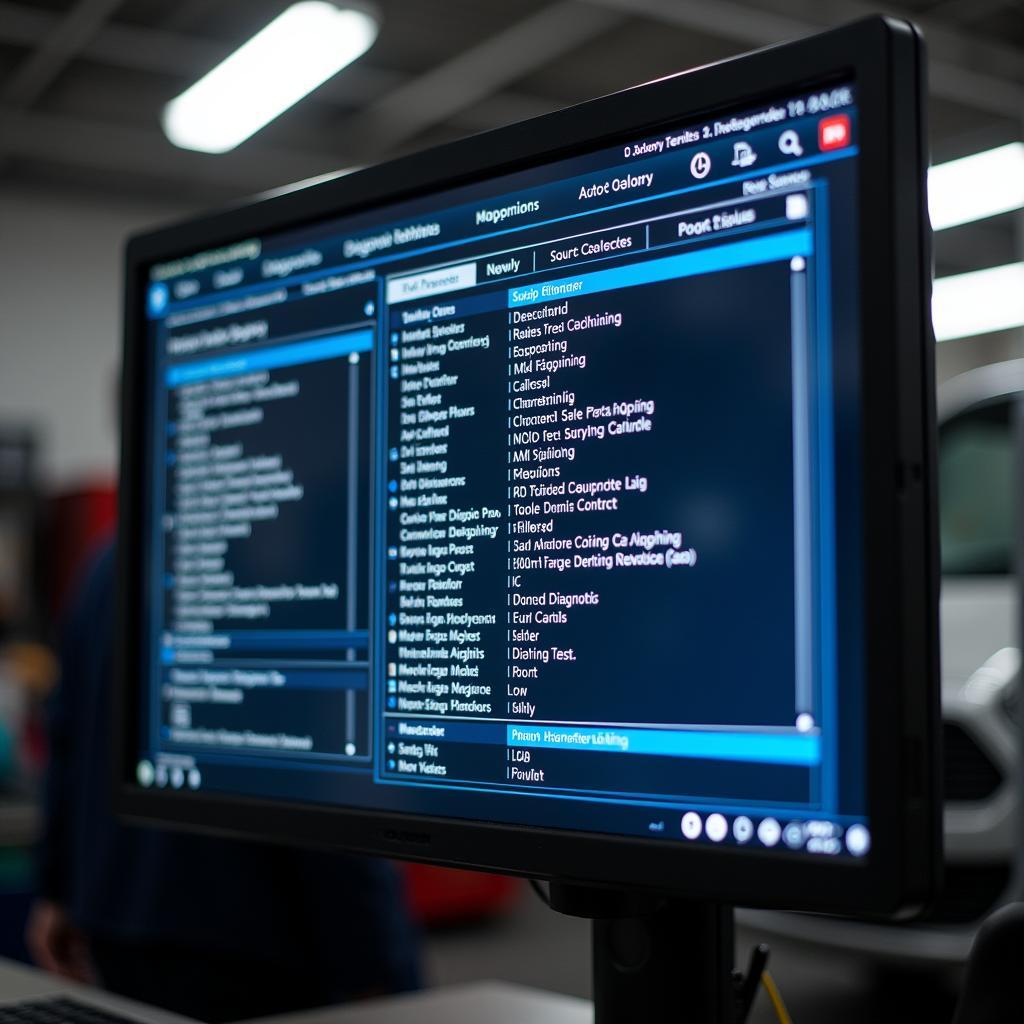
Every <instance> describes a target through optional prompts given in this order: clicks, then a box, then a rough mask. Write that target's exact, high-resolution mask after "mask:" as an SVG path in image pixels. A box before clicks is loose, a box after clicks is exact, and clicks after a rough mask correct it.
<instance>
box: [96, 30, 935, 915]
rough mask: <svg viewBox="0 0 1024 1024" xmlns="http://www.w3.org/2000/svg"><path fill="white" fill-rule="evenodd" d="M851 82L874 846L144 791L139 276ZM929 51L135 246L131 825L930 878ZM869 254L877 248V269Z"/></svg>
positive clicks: (655, 113)
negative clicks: (852, 855) (770, 844)
mask: <svg viewBox="0 0 1024 1024" xmlns="http://www.w3.org/2000/svg"><path fill="white" fill-rule="evenodd" d="M843 77H846V78H852V79H853V80H854V81H855V82H856V86H857V97H858V100H857V102H858V107H859V111H860V119H859V133H860V136H859V138H860V142H859V144H860V157H859V200H860V209H861V211H864V213H863V214H862V216H861V237H860V239H859V244H860V249H859V251H860V266H859V270H860V281H861V309H860V312H861V323H862V335H861V337H862V340H863V344H862V353H861V375H862V381H863V393H862V404H861V412H862V422H863V435H862V437H863V470H862V472H863V482H864V502H863V522H864V548H865V550H868V551H870V553H871V557H870V558H869V559H867V562H866V565H865V569H864V621H865V627H866V637H867V644H866V651H865V663H866V669H867V730H868V743H869V750H870V752H871V756H870V758H869V765H868V807H869V820H870V822H871V826H872V842H873V848H872V851H871V854H870V856H869V857H868V858H866V859H865V860H864V861H862V862H856V863H849V862H848V861H844V862H843V863H842V864H839V863H836V862H834V861H830V860H825V859H823V860H817V859H811V858H808V857H803V856H794V855H792V854H788V853H778V852H776V853H761V852H754V851H752V850H742V851H740V850H732V849H724V848H713V849H711V848H706V847H701V846H694V847H690V846H684V845H682V844H678V843H671V844H668V843H666V842H665V841H664V840H660V841H659V840H648V839H642V838H639V839H638V838H632V837H621V836H614V835H603V834H597V833H573V832H564V831H559V830H554V829H546V828H536V827H530V826H521V825H507V824H499V823H487V822H474V821H464V820H459V819H440V818H436V817H429V816H418V815H409V814H397V813H381V812H368V811H364V810H360V809H346V808H340V807H334V806H320V805H313V804H310V805H297V804H288V803H282V802H277V801H272V800H264V799H254V798H247V797H246V798H243V797H235V796H229V795H222V794H214V793H209V792H201V791H200V792H197V793H191V792H190V793H187V794H186V793H179V792H174V791H170V790H153V789H143V788H141V787H140V786H139V785H138V784H137V783H135V781H134V766H135V762H136V759H137V743H138V737H137V734H136V723H137V716H136V714H135V709H136V707H137V700H138V692H137V691H136V690H134V689H133V687H134V685H136V681H137V676H138V666H139V665H140V664H141V643H142V638H143V636H144V629H143V624H142V621H141V618H140V608H141V602H140V601H139V600H138V599H137V596H136V595H138V594H139V593H140V589H139V588H140V585H141V579H142V576H141V574H142V560H141V556H142V551H143V548H142V545H143V543H144V534H143V530H142V522H143V510H144V493H143V480H144V474H143V473H142V467H143V465H144V441H143V439H144V437H145V430H144V415H145V411H146V404H147V398H146V388H145V387H144V385H143V382H144V380H145V379H146V378H145V370H146V366H145V364H144V361H143V353H144V342H145V319H144V309H143V295H144V289H145V280H146V277H145V275H146V272H147V270H148V268H149V267H150V266H151V265H152V264H153V263H155V262H160V261H164V260H168V259H171V258H174V257H178V256H181V255H185V254H188V253H192V252H197V251H201V250H205V249H210V248H213V247H216V246H220V245H224V244H227V243H229V242H232V241H237V240H238V239H240V238H247V237H252V236H254V235H261V234H263V233H265V232H270V231H273V230H275V229H280V228H285V227H294V226H296V225H300V224H303V223H308V222H311V221H315V220H319V219H323V218H326V217H337V216H340V215H344V214H346V213H354V212H357V211H359V210H364V209H366V208H369V207H374V206H377V205H379V204H383V203H390V202H394V201H397V200H401V199H406V198H413V197H415V196H417V195H422V194H424V193H429V192H430V191H432V190H437V189H439V188H450V187H452V186H454V185H458V184H463V183H469V182H472V181H476V180H479V179H481V178H484V177H488V176H491V175H495V174H501V173H507V172H509V171H514V170H517V169H520V168H522V167H525V166H532V165H535V164H538V163H544V162H547V161H550V160H554V159H559V158H562V157H566V156H570V155H573V154H574V153H576V152H580V151H582V150H589V149H594V148H599V147H601V146H603V145H609V144H611V143H614V142H615V141H617V140H618V139H621V138H622V137H624V136H627V135H628V136H634V137H635V136H637V135H640V134H644V133H646V132H648V131H653V130H655V129H656V128H657V127H659V126H661V125H667V124H669V123H673V124H676V125H678V124H680V123H681V122H684V121H686V120H690V119H693V120H697V119H699V118H701V117H704V116H706V115H707V114H710V113H713V112H714V113H717V112H720V111H725V110H728V109H730V108H733V109H735V108H738V107H741V106H744V105H747V106H749V105H751V104H752V103H754V102H757V101H758V100H760V99H763V98H775V97H781V96H784V95H786V94H787V93H789V94H793V93H796V92H797V91H799V90H800V89H801V88H802V87H812V86H817V85H818V84H820V83H822V82H826V81H829V80H834V79H838V78H843ZM923 82H924V73H923V46H922V44H921V40H920V37H919V35H918V34H917V32H916V30H915V29H914V28H913V27H912V26H910V25H909V24H907V23H905V22H900V21H894V20H891V19H887V18H881V17H875V18H870V19H866V20H864V21H861V22H857V23H855V24H853V25H850V26H847V27H844V28H841V29H836V30H833V31H830V32H827V33H825V34H822V35H819V36H816V37H813V38H809V39H805V40H801V41H798V42H795V43H789V44H785V45H781V46H777V47H772V48H769V49H766V50H762V51H758V52H756V53H753V54H749V55H746V56H743V57H740V58H736V59H733V60H728V61H724V62H722V63H719V64H714V65H711V66H708V67H705V68H701V69H698V70H695V71H692V72H687V73H683V74H681V75H677V76H673V77H670V78H667V79H662V80H659V81H657V82H653V83H650V84H648V85H644V86H639V87H637V88H635V89H630V90H626V91H624V92H620V93H616V94H613V95H611V96H607V97H605V98H602V99H598V100H594V101H592V102H589V103H585V104H582V105H580V106H577V107H573V108H570V109H567V110H563V111H559V112H556V113H553V114H550V115H547V116H545V117H542V118H538V119H536V120H532V121H527V122H523V123H520V124H516V125H512V126H510V127H507V128H503V129H499V130H496V131H493V132H489V133H485V134H482V135H478V136H475V137H472V138H469V139H465V140H462V141H459V142H455V143H452V144H450V145H447V146H444V147H441V148H438V149H433V150H430V151H428V152H425V153H420V154H416V155H413V156H408V157H404V158H402V159H399V160H395V161H391V162H389V163H386V164H383V165H381V166H377V167H374V168H372V169H368V170H365V171H361V172H358V173H355V174H351V175H348V176H345V177H340V178H335V179H332V180H326V181H320V182H317V183H314V184H311V185H308V186H304V187H300V188H297V189H295V190H283V191H282V192H280V193H277V194H272V195H269V196H266V197H260V198H258V199H257V200H256V201H253V202H248V203H245V204H243V205H239V206H237V207H234V208H231V209H227V210H224V211H221V212H218V213H215V214H212V215H208V216H205V217H202V218H198V219H195V220H191V221H188V222H185V223H179V224H174V225H171V226H168V227H164V228H160V229H157V230H155V231H152V232H148V233H145V234H141V235H137V236H135V237H133V238H131V239H130V240H129V242H128V244H127V249H126V256H125V293H124V372H123V389H122V424H123V431H122V451H121V492H120V531H119V558H118V586H119V601H118V621H117V637H118V643H117V645H116V648H117V649H116V672H115V676H116V683H115V688H116V694H115V701H114V705H115V719H116V721H115V731H114V736H115V743H116V750H115V751H114V758H113V761H114V776H115V779H114V805H115V809H116V811H117V812H118V813H119V814H120V815H121V816H122V817H123V818H125V819H127V820H131V821H134V822H147V823H162V824H165V825H172V826H179V827H186V828H189V829H196V830H202V831H208V832H214V833H221V834H228V835H245V836H249V837H254V838H260V839H264V840H270V841H278V842H292V843H302V844H313V845H321V846H329V847H339V848H345V849H348V850H355V851H362V852H366V853H371V854H379V855H384V856H389V857H396V858H403V859H409V860H422V861H429V862H434V863H441V864H451V865H457V866H462V867H468V868H479V869H483V870H494V871H502V872H506V873H510V874H519V875H524V876H532V877H538V878H556V879H559V880H564V881H572V882H577V883H584V884H591V885H604V886H615V887H623V886H628V887H643V888H648V889H656V890H661V891H666V892H672V893H674V894H676V895H680V896H686V897H692V898H700V899H714V900H720V901H723V902H727V903H735V904H743V905H749V906H768V907H784V908H791V909H808V910H819V911H833V912H847V913H857V914H866V913H878V914H892V913H896V912H898V911H900V910H902V909H906V908H909V907H912V906H914V905H917V904H919V903H920V902H921V901H922V900H924V899H925V898H927V896H928V894H929V893H930V892H931V891H933V889H934V886H935V884H936V879H937V876H938V872H939V862H940V859H941V858H940V856H939V852H940V848H941V808H940V803H939V799H940V798H939V795H938V794H939V788H938V787H939V781H938V758H937V744H938V720H939V718H938V716H939V711H938V709H939V698H938V654H937V621H938V599H937V593H938V583H937V580H938V569H937V542H936V529H935V522H934V500H933V499H934V494H933V492H934V461H935V456H934V435H935V430H934V422H935V419H934V415H935V414H934V407H933V406H934V398H933V390H934V389H933V378H934V371H933V367H932V360H933V353H932V348H933V342H932V340H931V328H930V317H929V300H930V273H929V243H928V230H927V217H926V210H925V195H924V179H925V167H926V156H925V149H924V143H923V132H924V128H923V122H924V113H923V110H922V103H923V96H924V84H923ZM869 254H870V255H869Z"/></svg>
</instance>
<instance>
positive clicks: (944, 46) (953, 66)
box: [585, 0, 1024, 118]
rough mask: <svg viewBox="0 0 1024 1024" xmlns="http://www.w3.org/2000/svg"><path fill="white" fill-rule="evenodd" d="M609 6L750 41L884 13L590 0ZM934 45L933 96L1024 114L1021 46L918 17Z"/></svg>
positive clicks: (793, 5) (725, 2) (835, 4)
mask: <svg viewBox="0 0 1024 1024" xmlns="http://www.w3.org/2000/svg"><path fill="white" fill-rule="evenodd" d="M585 2H587V3H590V4H592V5H594V6H595V7H600V8H601V9H603V10H608V9H611V10H615V11H621V12H629V13H631V14H634V15H641V16H645V17H648V18H652V19H655V20H658V21H661V22H663V23H664V24H668V25H675V26H677V27H679V28H684V29H690V30H695V31H699V32H707V33H709V34H711V35H716V36H718V37H719V38H722V39H732V40H735V41H736V42H738V43H741V44H743V45H745V46H768V45H771V44H773V43H779V42H783V41H785V40H787V39H796V38H800V37H802V36H806V35H810V34H811V33H813V32H820V31H821V30H822V29H825V28H830V27H832V26H835V25H838V24H841V23H843V22H847V21H853V20H856V19H857V18H863V17H866V16H867V15H869V14H874V13H877V9H876V8H874V7H872V6H870V5H869V4H866V3H861V2H860V0H785V2H784V3H777V4H775V5H774V7H773V8H768V7H767V6H765V5H754V4H751V3H749V2H745V3H740V2H737V0H715V2H714V3H706V2H704V0H585ZM915 20H916V21H917V23H918V24H919V25H920V26H921V27H922V29H924V31H925V37H926V40H927V42H928V46H929V53H930V55H931V59H930V60H929V67H928V78H929V86H930V89H931V92H932V94H933V95H935V96H938V97H940V98H942V99H946V100H951V101H953V102H957V103H962V104H965V105H967V106H971V107H975V108H976V109H978V110H984V111H987V112H989V113H992V114H998V115H1000V116H1004V117H1015V118H1021V117H1024V71H1022V68H1024V61H1022V60H1021V54H1020V50H1019V49H1015V48H1014V47H1012V46H1006V45H1003V44H1001V43H993V42H989V41H988V40H981V39H978V38H976V37H972V36H970V35H967V34H966V33H964V32H961V31H949V30H948V29H944V28H943V27H942V26H941V25H936V24H934V23H933V22H931V21H929V20H928V19H927V18H924V19H915Z"/></svg>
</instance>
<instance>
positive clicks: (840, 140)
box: [818, 114, 850, 153]
mask: <svg viewBox="0 0 1024 1024" xmlns="http://www.w3.org/2000/svg"><path fill="white" fill-rule="evenodd" d="M849 144H850V119H849V117H847V115H846V114H836V115H835V116H834V117H823V118H822V119H821V120H820V121H819V122H818V149H820V150H821V151H822V152H823V153H827V152H828V151H829V150H830V149H842V148H843V147H844V146H848V145H849Z"/></svg>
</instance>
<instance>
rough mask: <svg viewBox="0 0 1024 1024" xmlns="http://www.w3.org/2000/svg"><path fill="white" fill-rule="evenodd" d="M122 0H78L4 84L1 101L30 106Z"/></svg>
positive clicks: (58, 19) (18, 105)
mask: <svg viewBox="0 0 1024 1024" xmlns="http://www.w3.org/2000/svg"><path fill="white" fill-rule="evenodd" d="M120 3H121V0H78V3H76V4H75V6H74V7H72V9H71V10H70V11H69V12H68V13H67V14H66V15H64V16H63V17H60V18H57V19H56V25H55V26H54V27H53V28H52V30H51V31H49V32H47V33H46V35H44V36H43V37H42V38H41V39H40V40H38V42H37V44H36V49H35V50H33V52H32V53H30V54H29V56H28V57H26V58H25V59H24V60H23V61H22V62H21V64H19V65H18V67H17V68H15V70H14V73H13V74H12V75H11V76H10V77H9V78H8V79H7V81H6V82H5V83H4V86H3V90H2V94H0V98H2V100H3V102H4V103H5V104H6V105H8V106H13V107H22V108H26V107H30V106H32V104H33V103H35V101H36V100H38V99H39V97H40V96H42V94H43V93H44V92H45V91H46V89H47V87H48V86H49V85H50V84H51V83H52V82H53V81H54V80H55V79H56V78H57V76H58V75H59V74H60V73H61V71H63V70H64V68H66V67H67V65H68V63H69V62H70V61H71V60H73V59H74V57H75V56H76V54H78V53H79V51H81V49H82V48H83V47H84V46H86V45H87V44H88V43H89V41H90V40H91V39H92V38H93V37H94V36H95V35H96V33H97V32H98V31H99V30H100V28H101V27H102V26H103V23H104V22H105V21H106V20H107V18H109V17H110V15H111V14H112V13H113V11H114V9H115V8H116V7H118V6H119V5H120Z"/></svg>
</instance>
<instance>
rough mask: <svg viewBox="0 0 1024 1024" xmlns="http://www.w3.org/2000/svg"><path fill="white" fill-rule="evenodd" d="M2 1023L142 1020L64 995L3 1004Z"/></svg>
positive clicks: (99, 1023) (123, 1022)
mask: <svg viewBox="0 0 1024 1024" xmlns="http://www.w3.org/2000/svg"><path fill="white" fill-rule="evenodd" d="M0 1024H141V1022H140V1021H138V1020H133V1019H132V1018H131V1017H121V1016H119V1015H118V1014H116V1013H109V1012H108V1011H107V1010H100V1009H98V1008H97V1007H95V1006H90V1005H89V1004H88V1003H80V1002H78V1000H76V999H68V998H67V997H66V996H61V997H59V998H54V999H27V1000H25V1001H24V1002H21V1003H8V1004H7V1005H6V1006H2V1005H0Z"/></svg>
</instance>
